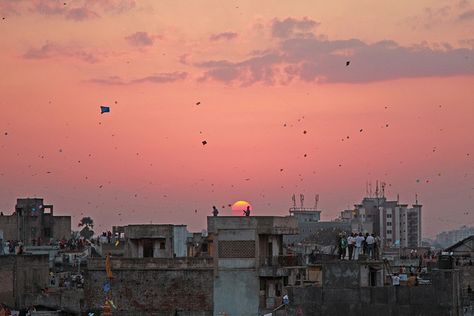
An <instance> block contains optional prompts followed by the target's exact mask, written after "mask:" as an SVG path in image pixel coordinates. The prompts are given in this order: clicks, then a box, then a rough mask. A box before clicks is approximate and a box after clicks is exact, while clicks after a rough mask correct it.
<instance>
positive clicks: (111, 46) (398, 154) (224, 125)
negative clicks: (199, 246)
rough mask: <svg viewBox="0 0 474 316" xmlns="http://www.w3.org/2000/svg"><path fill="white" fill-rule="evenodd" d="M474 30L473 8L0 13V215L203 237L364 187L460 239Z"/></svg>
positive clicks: (473, 164) (108, 5) (17, 2)
mask: <svg viewBox="0 0 474 316" xmlns="http://www.w3.org/2000/svg"><path fill="white" fill-rule="evenodd" d="M473 30H474V1H472V0H471V1H467V0H461V1H457V0H454V1H448V0H443V1H441V0H430V1H427V0H420V1H374V0H370V1H369V0H360V1H288V0H285V1H276V0H275V1H263V0H261V1H255V0H238V1H237V0H236V1H217V0H200V1H194V0H186V1H185V0H148V1H147V0H140V1H138V0H136V1H134V0H87V1H86V0H72V1H70V0H61V1H56V0H28V1H27V0H25V1H22V0H0V42H1V46H0V47H1V49H0V70H1V76H0V110H1V111H0V210H2V211H3V212H4V213H8V214H9V213H11V212H12V210H13V209H14V205H15V202H16V198H18V197H44V198H45V202H46V203H50V204H54V206H55V212H56V213H57V214H63V215H65V214H69V215H72V216H73V225H74V228H76V227H77V223H78V220H79V219H80V218H81V217H82V216H85V215H88V216H91V217H92V218H93V219H94V220H95V222H96V224H97V227H96V229H95V230H96V232H101V231H103V230H106V229H111V226H112V225H120V224H128V223H150V222H153V223H177V224H187V225H188V229H190V230H194V231H200V230H201V229H205V228H206V216H207V215H210V214H211V212H212V206H213V205H216V206H217V207H218V208H219V209H220V212H221V215H231V209H230V207H229V206H228V205H229V204H233V203H234V202H235V201H238V200H245V201H249V202H250V203H251V204H252V206H253V212H252V214H253V215H287V214H288V208H289V207H290V206H291V203H292V201H291V196H292V194H300V193H303V194H305V195H306V200H305V202H306V205H307V206H312V205H313V204H314V195H315V194H319V196H320V201H319V207H320V208H321V209H322V211H323V213H322V216H323V219H332V218H335V217H336V216H338V214H339V212H340V211H341V210H343V209H346V208H348V207H350V208H352V206H353V204H355V203H359V202H360V201H361V199H362V198H363V197H364V195H365V193H366V183H367V182H368V181H371V182H372V183H373V187H375V181H376V180H380V181H383V182H386V183H387V186H386V195H387V196H388V197H389V198H390V199H396V196H397V194H399V195H400V200H401V202H404V203H409V204H412V203H414V201H415V194H418V197H419V202H420V203H421V204H423V226H424V227H423V233H424V235H425V236H433V235H435V234H436V233H438V232H440V231H441V230H445V229H452V228H456V227H459V226H461V225H473V224H474V198H473V196H474V33H473ZM347 61H350V63H349V65H348V66H346V64H347V63H346V62H347ZM198 102H200V103H199V104H197V103H198ZM101 105H106V106H110V113H105V114H100V106H101ZM203 141H206V142H207V143H206V144H205V145H203V143H202V142H203ZM223 206H224V208H222V207H223Z"/></svg>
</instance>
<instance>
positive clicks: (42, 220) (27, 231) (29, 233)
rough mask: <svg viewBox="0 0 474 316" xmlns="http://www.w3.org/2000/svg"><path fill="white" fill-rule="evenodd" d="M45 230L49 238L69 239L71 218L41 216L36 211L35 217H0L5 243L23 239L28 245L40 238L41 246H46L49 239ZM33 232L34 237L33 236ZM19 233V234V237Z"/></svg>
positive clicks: (39, 212) (0, 228) (0, 226)
mask: <svg viewBox="0 0 474 316" xmlns="http://www.w3.org/2000/svg"><path fill="white" fill-rule="evenodd" d="M19 228H20V229H21V230H20V231H19ZM45 228H49V229H50V232H51V237H50V238H54V239H56V240H58V239H62V238H66V239H68V238H70V237H71V217H70V216H52V215H50V214H42V213H41V211H38V215H37V216H22V217H17V215H15V214H14V215H8V216H5V215H4V216H0V230H2V231H3V235H4V240H5V241H6V240H23V239H24V240H23V241H24V244H25V245H30V244H31V243H32V239H34V238H38V237H40V238H41V239H42V242H43V244H46V243H48V242H49V238H47V237H46V236H45V235H44V233H45V231H44V229H45ZM33 230H34V233H35V235H33ZM19 232H21V233H20V235H19V234H18V233H19ZM23 237H25V238H23Z"/></svg>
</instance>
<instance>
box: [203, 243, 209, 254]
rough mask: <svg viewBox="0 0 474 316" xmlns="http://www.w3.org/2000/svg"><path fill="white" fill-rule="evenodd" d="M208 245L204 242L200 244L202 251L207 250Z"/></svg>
mask: <svg viewBox="0 0 474 316" xmlns="http://www.w3.org/2000/svg"><path fill="white" fill-rule="evenodd" d="M208 251H209V250H208V246H207V244H206V243H204V244H202V252H208Z"/></svg>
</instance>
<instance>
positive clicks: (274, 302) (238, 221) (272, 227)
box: [207, 216, 300, 316]
mask: <svg viewBox="0 0 474 316" xmlns="http://www.w3.org/2000/svg"><path fill="white" fill-rule="evenodd" d="M207 222H208V232H209V238H210V239H211V240H212V246H211V248H214V249H215V251H211V252H213V257H214V315H215V316H217V315H225V314H227V315H261V314H264V313H268V312H271V311H272V310H273V309H275V308H276V307H278V306H279V305H281V298H282V296H283V287H284V286H285V285H286V284H285V282H287V280H288V278H289V277H290V276H291V270H294V269H296V270H297V269H298V266H299V265H300V262H298V260H297V257H295V256H285V253H284V248H283V236H284V235H287V234H297V232H298V228H297V221H296V219H295V218H294V217H275V216H252V217H245V216H244V217H241V216H218V217H208V219H207Z"/></svg>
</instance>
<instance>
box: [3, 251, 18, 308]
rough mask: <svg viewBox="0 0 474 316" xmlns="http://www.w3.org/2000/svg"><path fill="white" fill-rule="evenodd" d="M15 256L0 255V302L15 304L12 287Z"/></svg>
mask: <svg viewBox="0 0 474 316" xmlns="http://www.w3.org/2000/svg"><path fill="white" fill-rule="evenodd" d="M14 264H15V256H13V255H12V256H0V284H1V286H0V302H2V303H5V304H7V305H9V306H13V305H14V304H15V296H14V292H13V288H14V278H15V277H14Z"/></svg>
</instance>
